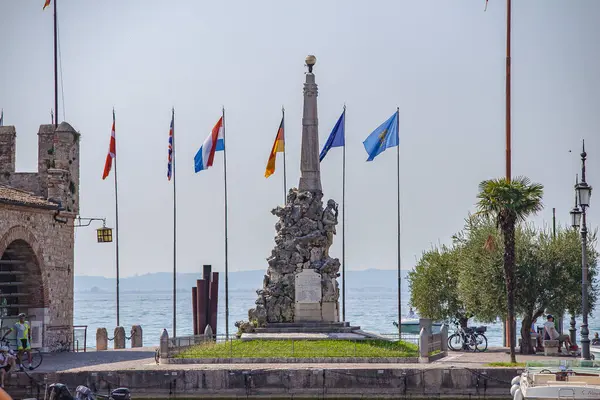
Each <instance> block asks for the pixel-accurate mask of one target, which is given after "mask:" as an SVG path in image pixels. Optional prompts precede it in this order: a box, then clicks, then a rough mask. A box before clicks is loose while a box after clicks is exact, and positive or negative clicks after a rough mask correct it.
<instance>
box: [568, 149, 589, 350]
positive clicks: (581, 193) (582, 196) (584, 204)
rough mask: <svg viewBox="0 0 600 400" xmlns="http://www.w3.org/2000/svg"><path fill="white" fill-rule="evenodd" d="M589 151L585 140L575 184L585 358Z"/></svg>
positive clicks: (586, 345)
mask: <svg viewBox="0 0 600 400" xmlns="http://www.w3.org/2000/svg"><path fill="white" fill-rule="evenodd" d="M586 158H587V153H586V152H585V142H584V143H583V149H582V152H581V182H578V183H577V184H576V185H575V191H576V193H577V200H578V202H579V206H580V207H581V212H580V216H579V217H580V218H581V313H582V317H583V322H582V323H581V357H582V358H583V359H584V360H589V359H590V339H589V333H590V332H589V329H588V265H587V233H588V230H587V220H586V209H587V208H588V207H589V206H590V196H591V194H592V187H591V186H590V185H588V184H587V182H586V180H585V161H586ZM574 211H575V209H574V210H573V211H572V212H571V215H572V216H573V223H575V222H576V219H577V215H576V213H574Z"/></svg>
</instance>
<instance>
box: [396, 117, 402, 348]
mask: <svg viewBox="0 0 600 400" xmlns="http://www.w3.org/2000/svg"><path fill="white" fill-rule="evenodd" d="M396 134H397V135H398V143H397V144H396V173H397V179H398V182H397V183H398V340H400V339H402V276H401V272H400V107H396Z"/></svg>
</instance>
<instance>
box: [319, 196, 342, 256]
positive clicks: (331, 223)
mask: <svg viewBox="0 0 600 400" xmlns="http://www.w3.org/2000/svg"><path fill="white" fill-rule="evenodd" d="M321 221H322V222H323V229H325V232H326V233H327V247H326V248H325V257H329V248H330V247H331V245H332V244H333V235H335V234H336V230H335V226H336V225H337V223H338V205H337V203H336V202H335V201H333V200H332V199H329V200H328V201H327V207H326V208H325V210H324V211H323V217H322V218H321Z"/></svg>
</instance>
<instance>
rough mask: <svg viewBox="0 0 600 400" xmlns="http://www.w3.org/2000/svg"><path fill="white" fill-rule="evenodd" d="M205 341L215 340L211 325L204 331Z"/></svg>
mask: <svg viewBox="0 0 600 400" xmlns="http://www.w3.org/2000/svg"><path fill="white" fill-rule="evenodd" d="M204 340H213V330H212V328H211V327H210V325H206V328H205V329H204Z"/></svg>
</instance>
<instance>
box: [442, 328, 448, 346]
mask: <svg viewBox="0 0 600 400" xmlns="http://www.w3.org/2000/svg"><path fill="white" fill-rule="evenodd" d="M440 350H441V351H448V325H446V324H444V325H442V330H441V331H440Z"/></svg>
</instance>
